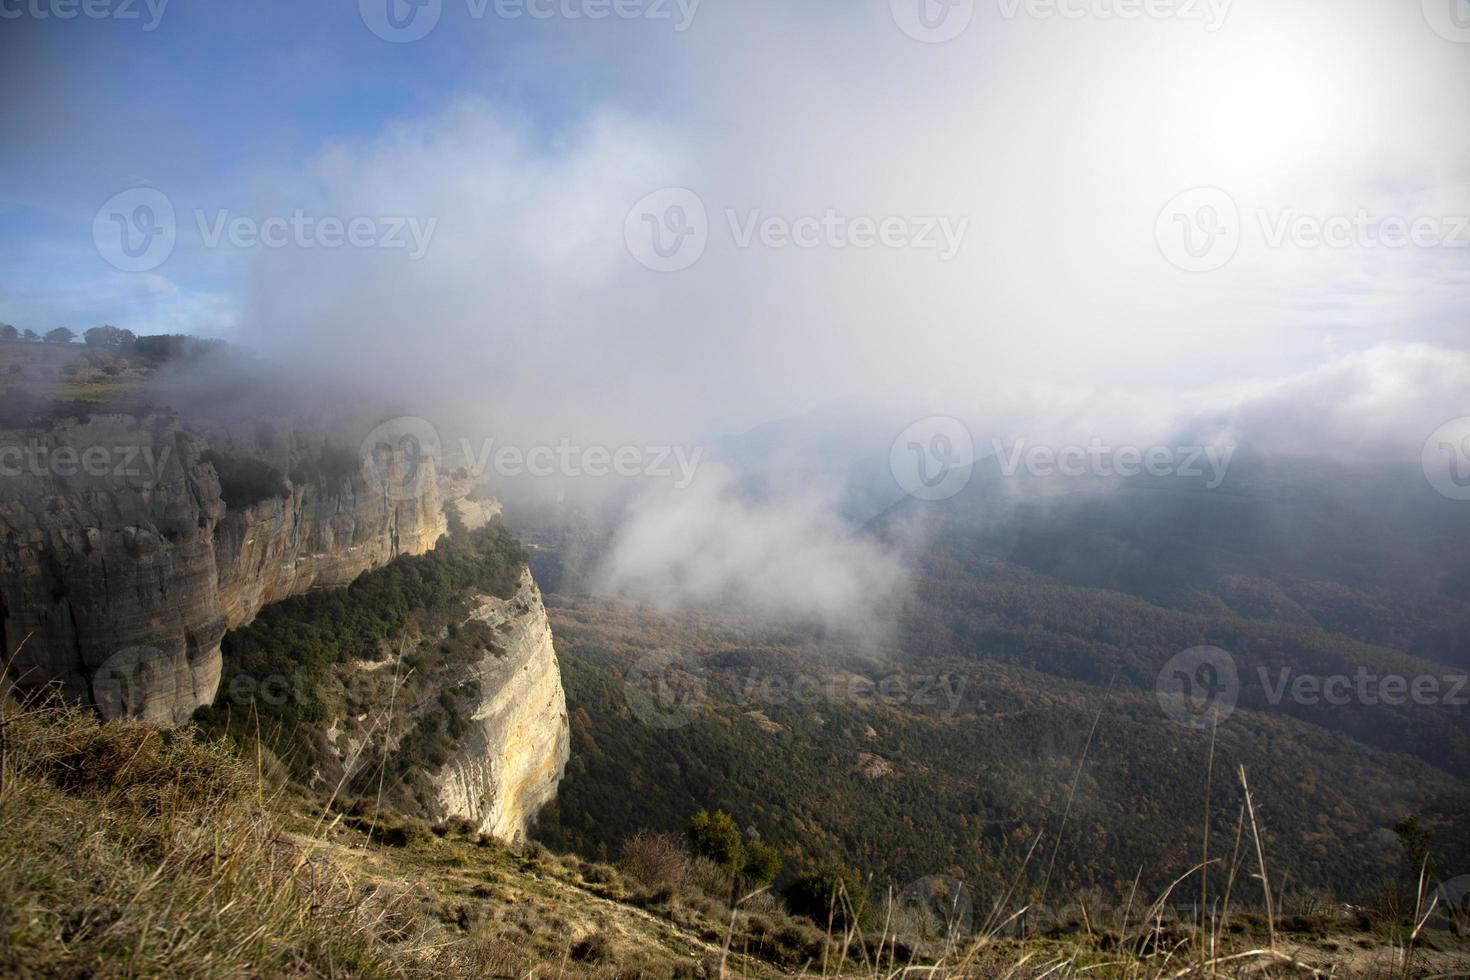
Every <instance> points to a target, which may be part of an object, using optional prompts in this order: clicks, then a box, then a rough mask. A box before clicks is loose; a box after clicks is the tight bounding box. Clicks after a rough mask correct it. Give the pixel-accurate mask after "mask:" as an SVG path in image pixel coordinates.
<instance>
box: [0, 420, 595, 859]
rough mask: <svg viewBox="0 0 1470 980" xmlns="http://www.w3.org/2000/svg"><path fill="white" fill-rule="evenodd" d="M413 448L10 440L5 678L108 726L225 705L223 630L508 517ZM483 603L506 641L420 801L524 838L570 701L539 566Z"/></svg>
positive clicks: (141, 425)
mask: <svg viewBox="0 0 1470 980" xmlns="http://www.w3.org/2000/svg"><path fill="white" fill-rule="evenodd" d="M375 431H376V430H375ZM415 446H416V444H412V445H411V444H409V443H406V442H404V443H400V444H383V443H380V442H373V443H371V444H370V445H365V446H364V445H361V444H352V443H350V442H349V443H347V444H346V447H344V446H343V445H341V444H339V445H336V446H334V445H332V444H331V443H329V442H328V441H327V440H326V438H325V437H324V436H323V434H322V431H321V430H320V429H314V428H313V427H311V426H309V425H305V426H303V427H302V428H300V429H293V428H291V427H290V426H289V425H284V424H267V423H260V422H253V423H249V424H246V425H243V426H239V427H237V428H236V429H233V430H232V429H230V428H227V427H219V426H216V427H210V428H195V427H192V426H191V427H185V426H184V425H182V424H181V423H180V421H179V420H178V418H177V417H175V416H173V415H171V414H168V413H156V414H151V415H146V416H141V417H134V416H128V415H93V416H92V417H91V418H90V419H88V420H86V421H77V420H67V421H60V422H57V423H55V424H52V425H49V426H40V427H34V428H28V429H23V430H0V624H3V632H4V637H5V644H6V653H7V654H8V655H9V656H10V661H9V664H8V669H6V670H5V671H4V673H3V677H4V679H5V680H7V681H9V682H11V683H14V684H15V685H16V686H18V687H21V688H32V687H37V686H41V685H44V684H49V683H55V682H60V684H61V685H62V687H63V689H64V691H65V693H66V695H67V696H68V697H69V698H71V699H73V700H76V701H81V702H90V703H92V704H95V705H96V706H97V708H98V709H99V711H100V712H101V713H102V714H103V715H104V716H105V717H107V718H128V719H136V720H141V721H147V722H153V723H159V724H168V725H175V724H182V723H184V722H186V721H187V720H188V719H189V717H190V715H191V714H192V713H193V711H194V709H195V708H197V707H199V706H200V705H204V704H209V703H211V702H212V701H213V700H214V697H215V693H216V688H217V687H218V686H219V680H220V672H221V658H220V640H221V638H222V637H223V636H224V634H225V632H226V631H227V630H229V629H232V628H234V627H237V626H242V625H244V624H246V623H249V622H250V620H251V619H253V618H254V617H255V615H256V613H258V612H259V611H260V609H261V608H262V607H263V606H265V605H267V604H269V603H272V602H276V601H278V600H280V599H284V598H287V597H289V596H292V595H296V594H299V593H302V592H305V591H307V590H309V589H319V588H334V587H341V586H345V585H347V584H348V583H350V582H351V581H352V580H353V579H355V578H357V577H358V576H359V575H361V574H362V573H363V572H366V571H368V570H370V569H373V568H377V567H379V566H381V565H384V564H386V563H387V562H389V561H391V560H393V559H394V558H397V557H399V556H400V555H416V554H422V553H424V552H426V551H429V550H430V549H432V548H433V547H434V545H435V543H436V542H437V541H438V540H439V538H440V537H441V536H442V535H443V534H445V533H446V531H447V530H448V526H449V519H448V517H446V510H447V509H452V510H453V512H454V514H455V519H456V520H457V521H459V522H460V523H462V524H463V525H464V526H466V527H468V528H474V527H478V526H480V525H483V524H484V523H486V522H487V521H489V520H493V519H495V518H496V517H497V516H498V515H499V513H500V505H499V504H498V502H496V501H494V500H493V499H485V500H470V499H468V493H467V491H469V489H470V483H469V480H468V478H467V477H460V478H453V477H446V476H444V475H442V474H440V473H437V472H436V471H435V466H434V460H433V458H432V457H431V456H428V455H421V454H420V453H418V452H417V451H415ZM347 447H350V448H347ZM473 610H474V611H473V612H472V614H471V616H470V618H471V619H474V620H478V621H480V622H481V623H483V624H484V625H485V626H486V627H488V628H489V629H490V630H493V632H494V635H495V637H496V642H495V643H494V645H493V646H494V649H493V651H487V653H486V656H485V657H484V659H483V661H482V662H480V663H478V664H476V665H475V666H474V667H473V672H474V673H475V675H476V676H474V677H472V678H458V679H457V680H472V681H474V682H476V683H475V684H474V685H472V688H473V689H474V690H477V691H478V694H477V695H476V698H477V702H476V703H475V704H474V706H473V708H474V710H473V714H472V724H471V725H470V728H469V732H468V735H467V737H466V738H464V739H462V740H461V741H460V742H459V743H458V745H457V746H456V749H455V751H454V753H453V755H452V757H451V758H450V759H449V760H448V762H447V763H446V764H445V765H443V766H442V767H440V769H439V770H438V771H437V772H435V773H430V774H428V779H429V783H430V785H431V786H432V787H433V788H434V791H435V793H437V800H427V801H423V802H422V804H421V805H423V806H425V807H426V808H427V809H428V810H430V811H431V812H430V813H429V814H428V815H429V816H433V817H448V816H458V817H465V818H467V819H469V820H471V821H473V822H474V823H475V824H477V825H478V826H479V827H480V828H481V830H483V831H485V832H488V833H492V834H495V835H497V836H500V837H505V838H511V839H513V838H515V837H518V836H521V835H523V834H524V833H525V830H526V827H527V824H528V823H529V821H530V820H531V818H532V817H533V816H534V815H535V813H536V811H537V810H538V809H540V807H541V806H542V805H543V804H545V803H546V802H548V801H549V800H551V799H553V798H554V797H555V795H556V788H557V784H558V783H559V781H560V779H561V775H562V771H563V769H564V768H565V766H566V761H567V755H568V749H569V737H568V726H567V709H566V697H565V695H564V694H563V692H562V686H561V672H560V669H559V668H558V666H557V661H556V651H555V649H554V648H553V646H552V641H551V627H550V625H549V624H548V622H547V619H546V610H545V608H544V607H543V606H542V603H541V593H540V591H539V590H538V589H537V588H536V583H535V582H534V581H533V580H532V578H531V574H530V571H529V569H528V570H526V571H525V573H524V574H523V575H522V578H521V580H520V583H519V585H518V588H517V591H516V592H515V594H514V595H512V596H511V597H510V598H508V599H499V598H495V597H493V596H484V597H480V598H479V599H478V600H477V601H476V602H475V603H474V604H473ZM324 737H326V738H328V740H329V741H335V739H334V738H333V733H332V732H331V731H328V732H326V733H324Z"/></svg>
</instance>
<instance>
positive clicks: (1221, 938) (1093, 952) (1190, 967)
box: [0, 702, 1470, 980]
mask: <svg viewBox="0 0 1470 980" xmlns="http://www.w3.org/2000/svg"><path fill="white" fill-rule="evenodd" d="M261 768H262V767H261V766H260V765H259V763H258V762H257V761H255V760H242V759H241V758H239V757H237V756H235V755H233V754H231V752H230V750H229V749H227V748H226V747H224V745H223V744H219V743H205V742H200V741H198V740H197V739H195V738H194V737H193V736H192V735H191V733H188V732H164V731H159V730H156V729H151V728H146V727H140V726H128V725H118V724H109V725H102V724H99V723H98V722H97V721H96V720H95V718H94V717H93V716H92V715H91V714H90V713H88V712H84V711H78V710H74V709H69V708H65V707H61V706H58V705H48V706H44V707H39V708H38V707H31V708H27V709H22V708H20V707H18V706H16V705H15V704H13V703H10V702H0V821H3V826H4V828H5V833H4V834H3V835H0V937H3V939H0V975H3V976H21V977H97V978H107V977H145V976H191V977H282V976H286V977H289V976H311V977H343V976H350V977H420V976H423V977H428V976H433V977H441V978H444V977H505V978H517V980H519V978H529V977H546V976H556V977H586V978H593V980H614V978H620V977H647V978H656V980H674V978H685V977H689V978H694V977H703V978H711V980H712V978H715V977H719V976H756V977H774V976H780V975H786V976H813V977H815V976H818V975H820V976H822V977H824V978H825V977H864V978H870V980H894V978H897V977H900V976H911V975H912V976H915V977H918V976H920V975H922V976H923V977H925V978H926V980H927V978H933V980H941V978H943V980H950V978H953V980H971V978H974V980H980V978H990V977H1004V978H1015V980H1023V978H1024V980H1041V978H1044V977H1080V976H1086V977H1108V978H1118V980H1162V978H1173V980H1184V978H1206V977H1208V978H1232V977H1247V976H1249V977H1261V976H1279V977H1286V976H1291V977H1305V976H1312V975H1327V971H1331V975H1332V976H1335V977H1355V976H1361V977H1369V976H1394V977H1410V976H1432V975H1445V976H1451V975H1467V973H1466V970H1467V969H1470V956H1467V955H1466V954H1465V953H1464V952H1463V951H1455V950H1446V949H1444V948H1442V946H1443V942H1444V937H1443V936H1440V935H1436V936H1433V937H1431V936H1430V934H1429V931H1428V930H1424V929H1423V928H1422V921H1421V922H1420V928H1416V930H1415V931H1414V933H1413V934H1412V937H1408V936H1407V935H1406V939H1405V941H1402V942H1399V941H1396V940H1395V939H1394V938H1393V937H1392V936H1384V935H1376V936H1374V935H1371V934H1369V933H1363V932H1361V930H1360V934H1358V935H1348V934H1346V931H1345V927H1344V926H1343V924H1342V923H1340V922H1339V923H1335V924H1334V923H1333V922H1331V921H1329V920H1330V916H1328V915H1327V914H1317V915H1311V916H1306V915H1292V916H1284V917H1282V919H1281V921H1280V922H1275V921H1271V920H1267V919H1266V918H1264V917H1263V916H1260V915H1257V914H1255V913H1253V912H1251V911H1248V910H1243V909H1239V908H1238V906H1239V903H1240V897H1239V896H1240V893H1243V892H1244V891H1245V890H1246V888H1247V886H1248V885H1250V884H1251V883H1252V882H1255V881H1258V880H1262V881H1263V880H1266V875H1265V873H1264V871H1265V869H1264V867H1255V866H1254V865H1257V864H1259V863H1261V862H1263V861H1264V859H1265V854H1264V850H1263V849H1262V848H1261V846H1260V844H1259V837H1258V834H1257V830H1258V828H1257V827H1256V826H1253V825H1252V822H1251V820H1250V818H1249V816H1248V815H1247V814H1246V813H1243V814H1242V820H1241V823H1242V826H1241V828H1240V829H1239V832H1238V833H1237V836H1236V841H1235V847H1234V853H1233V854H1232V857H1231V859H1230V862H1229V863H1228V864H1224V862H1223V861H1222V864H1223V866H1226V867H1228V868H1229V869H1230V871H1231V885H1232V886H1237V885H1238V888H1237V889H1236V895H1235V897H1234V899H1233V900H1234V901H1235V903H1236V909H1235V911H1234V912H1230V911H1229V906H1230V902H1231V901H1232V894H1231V891H1230V890H1229V889H1227V891H1226V893H1225V895H1224V896H1223V902H1224V904H1225V906H1226V911H1225V914H1224V915H1221V916H1219V917H1217V918H1216V919H1215V920H1213V921H1212V923H1211V925H1210V926H1208V927H1206V928H1203V929H1196V928H1194V927H1191V926H1188V925H1185V924H1181V923H1179V922H1177V921H1168V920H1167V918H1166V915H1165V912H1164V910H1165V907H1166V903H1167V901H1168V898H1169V894H1168V893H1165V894H1164V895H1161V896H1158V897H1157V898H1156V899H1155V900H1154V901H1153V902H1152V903H1150V902H1148V901H1147V900H1146V899H1144V898H1142V897H1140V898H1139V899H1138V900H1137V903H1136V904H1134V903H1133V902H1131V901H1130V907H1129V909H1128V910H1126V911H1125V912H1124V914H1123V918H1122V921H1121V922H1111V921H1105V916H1104V915H1103V914H1101V913H1099V914H1095V915H1094V914H1091V912H1090V911H1089V910H1088V909H1085V908H1084V909H1082V910H1081V912H1080V915H1079V916H1078V918H1079V923H1078V924H1077V926H1076V929H1075V931H1073V929H1072V928H1071V927H1070V926H1069V927H1068V928H1065V929H1051V930H1047V931H1046V932H1045V934H1041V935H1038V934H1037V933H1036V932H1035V931H1032V932H1030V933H1029V934H1023V935H1017V930H1016V929H1015V925H1016V921H1017V920H1016V916H1015V914H1014V911H1009V912H1008V911H1007V910H1014V908H1015V906H1016V905H1017V904H1018V903H1017V902H1016V901H1013V899H1014V896H1003V897H1002V901H1001V902H1000V903H998V904H997V905H996V906H995V907H994V908H992V909H990V910H988V911H989V914H988V915H986V914H985V913H986V911H987V910H984V909H976V917H977V920H978V919H982V918H983V920H984V921H983V922H977V925H979V929H978V931H977V932H974V933H971V932H968V931H967V932H963V933H961V932H958V931H957V932H955V933H954V934H953V935H943V934H941V935H938V936H937V937H936V935H935V933H934V929H933V924H932V923H916V922H908V921H905V920H904V919H903V914H902V910H894V909H893V908H892V904H891V903H890V905H889V907H887V908H885V910H884V911H883V913H882V914H880V917H879V918H880V924H879V926H878V927H877V928H876V929H874V930H873V931H872V932H871V933H869V934H866V935H864V934H861V933H859V932H858V931H856V930H855V929H854V930H852V931H847V932H844V931H842V930H841V929H837V928H833V927H831V926H828V927H827V928H825V929H823V928H818V927H817V926H814V925H813V924H812V923H810V922H808V921H807V920H805V919H799V918H794V917H792V916H790V915H788V914H787V913H786V912H785V910H784V908H783V907H782V906H781V904H780V903H779V902H777V901H775V900H773V899H772V898H771V897H770V896H769V894H759V895H756V896H753V897H747V899H746V900H743V901H742V903H741V905H740V906H739V907H738V908H737V909H735V910H733V911H732V910H731V909H730V908H729V905H728V901H718V900H716V899H715V898H714V897H713V896H714V895H715V894H717V893H721V892H722V891H723V894H725V895H728V887H727V886H728V881H726V880H723V879H721V880H705V879H710V878H711V871H710V869H709V868H706V867H701V866H700V864H699V862H691V860H690V858H689V855H688V853H687V850H685V849H684V848H683V846H682V844H681V843H680V842H679V841H677V840H676V839H673V838H657V837H652V836H643V837H640V838H637V839H635V841H633V842H630V843H631V844H632V846H631V847H630V848H629V853H628V854H627V855H626V856H625V864H624V867H623V868H622V869H618V868H613V867H609V866H607V865H604V864H596V863H592V862H587V861H583V860H581V859H579V858H575V857H572V856H560V857H558V856H556V855H552V854H550V853H548V852H546V851H545V849H544V848H539V847H528V848H525V849H523V850H520V851H514V850H511V849H509V848H507V847H505V846H504V845H502V844H500V843H499V842H496V841H492V840H489V839H485V838H482V837H480V836H479V835H478V834H474V833H471V832H468V831H467V829H466V828H464V827H454V826H444V827H440V828H435V829H434V831H433V832H430V831H429V830H427V829H417V830H416V832H414V833H408V832H407V831H405V832H404V833H403V834H402V835H401V836H402V839H401V840H400V839H397V837H395V836H394V834H393V830H394V828H395V827H398V824H396V823H394V821H395V820H399V821H401V822H402V824H403V826H404V827H409V828H410V829H416V828H417V824H413V823H412V822H411V821H407V820H406V818H399V817H397V816H396V815H394V814H382V815H380V818H379V820H378V821H374V826H375V827H376V828H377V830H376V832H374V833H371V834H370V833H369V832H365V831H364V830H363V829H362V828H360V827H358V826H356V824H358V823H361V822H362V821H361V817H360V816H358V815H355V814H354V813H353V812H352V811H353V808H352V807H350V806H344V807H343V810H344V811H346V812H342V813H336V812H327V813H323V812H321V811H320V810H318V809H316V808H315V805H314V804H311V803H310V801H308V800H307V799H306V798H305V797H297V796H292V795H289V793H290V791H289V790H286V789H280V790H276V791H274V792H273V791H271V790H269V789H268V788H267V785H268V781H267V780H265V779H262V778H261V775H260V772H261ZM1249 808H1250V803H1249V801H1248V803H1247V807H1246V808H1245V809H1246V810H1247V811H1248V810H1249ZM369 829H371V828H369ZM390 838H392V839H391V840H390ZM1196 870H1197V869H1196ZM1193 873H1194V872H1190V873H1188V874H1185V875H1183V876H1181V878H1180V879H1179V880H1178V881H1177V882H1176V883H1175V886H1174V887H1176V888H1187V887H1191V886H1190V884H1189V879H1190V875H1191V874H1193ZM1237 877H1238V878H1239V881H1238V882H1237V881H1236V878H1237ZM1018 880H1019V876H1018ZM706 886H709V887H710V888H712V889H713V891H706V890H705V889H706ZM1421 891H1422V889H1421ZM845 900H846V899H845V898H844V897H842V896H839V899H838V901H839V902H841V901H845ZM1427 916H1428V911H1427V910H1423V911H1422V914H1421V916H1420V918H1421V920H1422V919H1423V918H1427ZM847 918H848V919H849V920H850V919H853V918H855V916H849V917H847ZM833 919H834V921H842V920H843V917H842V916H840V915H834V917H833ZM1295 920H1302V922H1296V921H1295ZM1303 923H1305V926H1304V925H1303ZM1306 927H1310V928H1306ZM915 933H925V934H926V935H928V936H929V940H930V941H929V942H927V943H925V944H920V943H916V942H914V941H913V940H912V935H913V934H915ZM727 949H728V955H725V950H727ZM1456 971H1459V972H1458V973H1457V972H1456Z"/></svg>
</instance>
